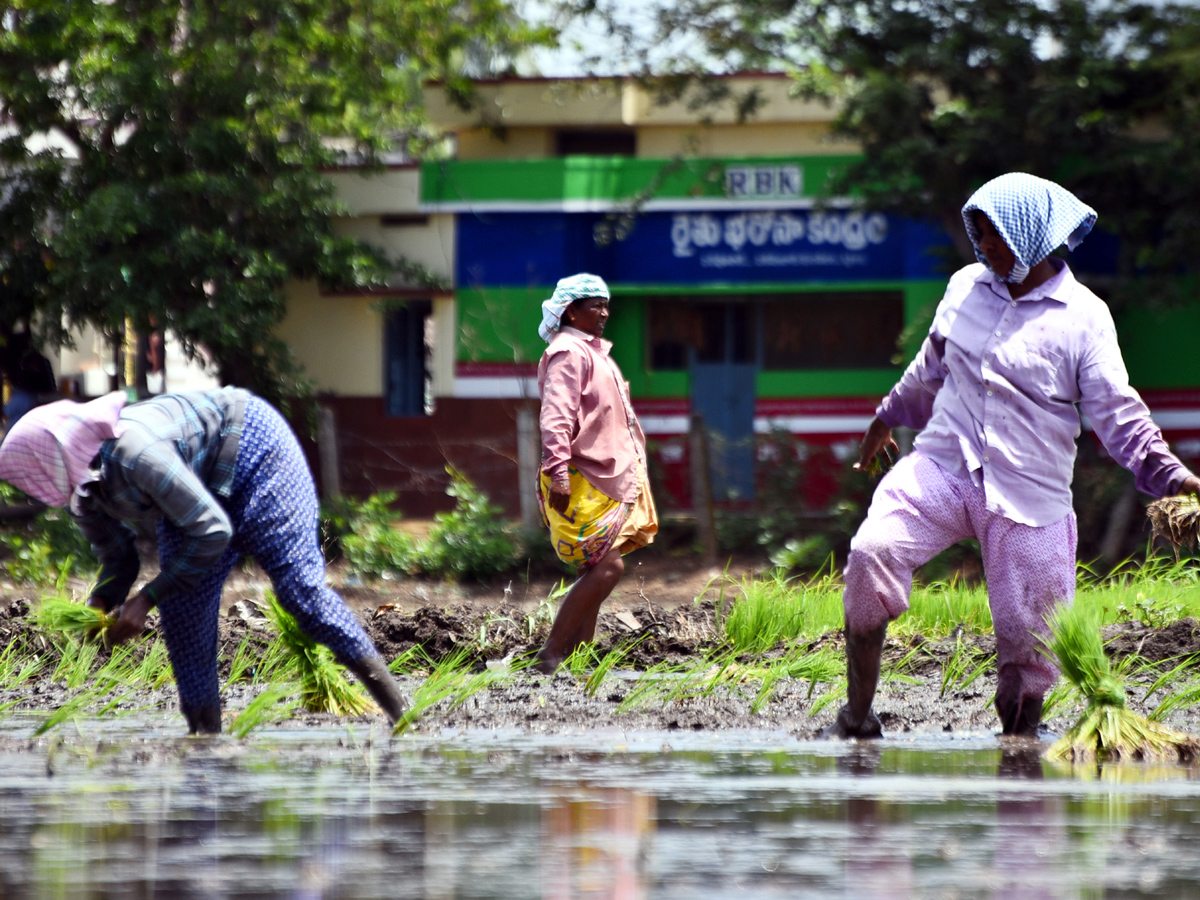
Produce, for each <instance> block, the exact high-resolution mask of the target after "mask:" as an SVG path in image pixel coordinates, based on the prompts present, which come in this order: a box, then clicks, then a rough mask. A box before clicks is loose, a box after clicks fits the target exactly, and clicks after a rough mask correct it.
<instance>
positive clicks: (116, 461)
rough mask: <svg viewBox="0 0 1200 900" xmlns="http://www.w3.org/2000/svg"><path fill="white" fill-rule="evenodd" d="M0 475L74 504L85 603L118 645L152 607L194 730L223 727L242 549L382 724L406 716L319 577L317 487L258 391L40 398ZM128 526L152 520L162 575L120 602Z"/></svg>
mask: <svg viewBox="0 0 1200 900" xmlns="http://www.w3.org/2000/svg"><path fill="white" fill-rule="evenodd" d="M0 478H3V479H4V480H6V481H9V482H12V483H13V484H15V485H16V486H17V487H19V488H20V489H21V490H23V491H25V493H27V494H29V495H31V496H33V497H36V498H37V499H38V500H41V501H42V502H43V503H48V504H50V505H51V506H67V505H68V504H69V508H70V512H71V515H72V517H73V518H74V519H75V521H76V522H77V523H78V525H79V528H80V530H81V531H82V532H83V533H84V535H85V536H86V537H87V538H88V540H89V541H91V543H92V547H93V549H94V550H95V551H96V555H97V557H98V558H99V559H100V562H101V566H102V568H101V571H100V575H99V578H98V580H97V586H96V589H95V591H94V593H93V595H92V600H91V603H92V605H96V606H103V607H104V608H105V609H109V610H111V609H113V608H114V607H118V606H119V607H120V609H119V615H118V618H117V621H116V622H115V623H114V624H113V625H112V626H111V627H110V628H109V632H108V634H109V638H110V639H111V640H112V641H113V643H120V642H122V641H124V640H128V639H129V638H131V637H134V636H136V635H138V634H140V633H141V631H142V629H143V627H144V624H145V620H146V615H147V614H148V613H149V611H150V609H151V608H152V607H154V606H155V605H157V606H158V609H159V615H160V619H161V623H162V630H163V636H164V638H165V639H166V642H167V651H168V652H169V654H170V657H171V667H172V669H173V670H174V673H175V682H176V685H177V687H178V690H179V700H180V706H181V707H182V709H183V714H184V716H185V717H186V718H187V721H188V727H189V729H190V730H191V731H193V732H212V733H215V732H219V731H220V730H221V704H220V697H219V693H218V684H217V618H218V615H219V612H220V601H221V589H222V586H223V585H224V583H225V579H226V578H227V577H228V576H229V573H230V571H231V570H232V569H233V566H234V563H236V562H237V560H238V558H239V557H241V556H243V555H248V556H251V557H253V558H254V559H255V560H256V561H257V562H258V563H259V564H260V565H261V566H262V567H263V569H265V570H266V572H267V574H268V575H270V577H271V583H272V585H273V586H274V588H275V592H276V595H277V596H278V598H279V601H280V603H281V604H282V605H283V607H284V609H286V610H287V611H288V612H289V613H291V614H292V615H293V616H294V617H295V619H296V621H297V623H298V624H299V625H300V627H301V628H302V629H303V630H304V631H305V632H306V633H308V634H309V635H311V636H312V637H313V638H314V639H316V640H318V641H320V642H321V643H323V644H325V645H326V646H328V647H329V648H330V649H332V650H333V651H334V653H335V654H336V656H337V658H338V660H339V661H340V662H341V663H342V664H343V665H345V666H347V667H348V668H349V669H350V670H351V671H353V672H354V673H355V674H356V675H357V676H358V677H359V679H360V680H361V681H362V682H363V683H364V684H365V685H366V687H367V688H368V689H369V690H370V691H371V694H372V695H373V696H374V698H375V700H376V701H377V702H378V703H379V705H380V706H381V707H382V708H383V710H384V712H385V713H387V715H388V716H389V718H391V719H392V720H393V721H395V720H396V719H397V718H399V716H400V715H401V713H402V712H403V711H404V702H403V700H402V699H401V697H400V693H399V690H398V688H397V687H396V683H395V681H394V680H393V679H392V677H391V675H390V673H389V672H388V669H387V665H386V664H385V663H384V661H383V659H382V657H380V655H379V652H378V651H377V650H376V649H375V646H374V644H372V643H371V639H370V638H369V637H367V634H366V632H365V631H364V630H363V628H362V626H361V625H360V624H359V623H358V621H357V620H356V619H355V618H354V616H353V615H352V614H351V613H350V611H349V610H348V609H347V608H346V606H345V604H344V603H343V602H342V600H341V598H340V597H338V596H337V594H335V593H333V591H331V590H330V589H329V588H328V587H326V585H325V561H324V559H323V557H322V556H321V550H320V545H319V543H318V538H317V495H316V490H315V488H314V487H313V481H312V476H311V474H309V471H308V466H307V464H306V463H305V461H304V456H303V454H302V452H301V450H300V445H299V444H298V443H297V442H296V438H295V436H294V435H293V434H292V432H291V430H290V429H289V428H288V425H287V423H286V422H285V421H284V420H283V418H282V417H281V416H280V415H279V413H277V412H276V411H275V410H274V409H273V408H272V407H271V406H269V405H268V404H267V403H266V402H265V401H263V400H261V399H259V398H258V397H255V396H254V395H253V394H250V393H248V392H246V391H243V390H237V389H233V388H224V389H221V390H213V391H196V392H192V393H184V394H166V395H163V396H161V397H156V398H154V399H152V400H146V401H143V402H141V403H134V404H131V405H128V406H126V405H125V394H124V393H122V392H115V393H112V394H109V395H107V396H105V397H101V398H100V399H98V400H93V401H92V402H90V403H84V404H78V403H75V402H73V401H70V400H63V401H59V402H57V403H51V404H48V405H46V406H40V407H38V408H37V409H34V410H32V411H30V412H29V413H28V414H27V415H26V416H25V418H23V419H22V420H21V421H20V422H18V423H17V425H16V426H14V427H13V428H12V429H11V430H10V431H9V433H8V435H7V437H6V438H5V439H4V442H3V443H0ZM126 523H132V524H139V523H147V524H150V523H157V527H158V552H159V560H160V571H159V574H158V576H157V577H155V578H154V579H153V580H152V581H151V582H150V583H149V584H147V585H146V586H145V587H144V588H142V589H141V590H140V591H139V592H138V593H136V594H134V595H133V596H132V597H129V598H128V599H127V598H126V594H127V593H128V591H129V589H130V588H131V587H132V586H133V583H134V581H135V580H136V579H137V575H138V569H139V561H138V553H137V549H136V546H135V543H134V533H133V532H132V531H131V530H130V528H129V527H128V524H126Z"/></svg>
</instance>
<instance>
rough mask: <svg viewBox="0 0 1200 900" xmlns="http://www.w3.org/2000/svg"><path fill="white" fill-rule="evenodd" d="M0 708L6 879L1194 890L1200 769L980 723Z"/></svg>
mask: <svg viewBox="0 0 1200 900" xmlns="http://www.w3.org/2000/svg"><path fill="white" fill-rule="evenodd" d="M34 724H35V723H34V722H33V720H31V719H28V718H22V717H20V716H16V717H10V718H7V719H5V720H4V721H3V725H2V726H0V798H2V799H0V808H2V809H3V810H4V815H3V816H2V817H0V895H2V896H4V897H6V898H27V897H28V898H33V897H64V898H69V897H330V898H332V897H361V898H369V897H390V898H394V897H419V898H501V897H503V898H522V897H529V898H542V897H611V898H634V897H646V898H675V897H680V898H682V897H739V898H740V897H789V898H798V897H829V896H846V897H897V898H900V897H1003V898H1017V897H1039V898H1044V897H1055V898H1057V897H1063V898H1075V897H1137V896H1146V897H1150V896H1154V897H1193V896H1196V892H1197V886H1198V885H1200V855H1198V854H1197V853H1196V852H1195V847H1196V845H1197V841H1198V840H1200V778H1197V775H1198V772H1197V771H1196V770H1194V769H1187V768H1181V767H1162V768H1150V767H1142V766H1122V767H1111V768H1107V769H1097V768H1094V767H1092V768H1087V769H1074V770H1072V769H1070V768H1058V767H1055V766H1052V765H1050V764H1049V763H1045V762H1042V761H1041V760H1040V759H1039V751H1040V750H1041V749H1043V746H1044V745H1041V746H1040V745H1038V744H1037V742H1021V741H1007V740H1006V741H1004V742H1002V741H1001V740H1000V739H998V738H996V737H995V736H994V735H992V734H989V733H986V732H974V733H966V734H957V735H953V736H943V735H937V734H929V733H917V734H908V735H897V736H891V737H889V738H887V739H885V740H884V741H882V742H875V743H869V744H858V743H854V742H851V743H840V742H827V741H820V740H806V739H802V738H798V737H797V736H795V735H793V734H789V733H787V732H782V731H774V730H761V729H760V730H752V729H746V730H736V731H713V732H693V731H680V730H671V731H655V730H638V731H624V730H609V729H604V730H587V729H569V730H567V731H564V732H559V733H553V734H538V733H532V732H530V731H528V730H525V729H515V728H509V729H493V730H471V729H438V730H427V731H423V732H414V733H410V734H407V735H405V736H402V737H397V738H392V737H391V736H390V735H389V734H388V733H387V729H386V728H385V727H384V726H383V725H382V724H380V723H371V722H360V721H357V720H356V721H355V722H353V723H350V724H344V723H343V724H337V723H329V724H323V725H308V726H303V725H301V726H297V725H294V724H293V725H288V726H281V727H278V728H275V729H271V730H268V729H262V730H259V731H256V732H255V733H254V734H253V735H252V736H251V737H250V738H247V739H245V740H237V739H234V738H232V737H228V736H225V737H220V738H209V739H197V738H181V737H178V736H177V734H178V724H179V723H178V720H177V717H176V716H174V715H169V714H166V713H162V714H157V713H155V714H147V715H142V716H138V717H125V718H123V719H121V720H116V721H104V722H102V723H100V722H96V721H90V720H89V721H82V722H79V723H77V724H76V725H75V726H73V727H71V728H68V729H64V730H63V731H62V732H61V733H58V734H55V735H50V736H43V737H39V738H36V739H33V738H30V737H29V736H28V735H29V734H30V733H31V731H32V728H33V726H34Z"/></svg>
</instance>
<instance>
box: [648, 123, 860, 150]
mask: <svg viewBox="0 0 1200 900" xmlns="http://www.w3.org/2000/svg"><path fill="white" fill-rule="evenodd" d="M858 149H859V147H858V144H856V143H853V142H851V141H844V140H837V139H834V138H832V137H831V136H830V134H829V127H828V126H827V125H826V124H824V123H789V124H779V125H777V124H769V125H768V124H748V125H717V126H711V127H702V128H697V127H695V126H691V127H684V126H676V127H667V128H650V127H642V128H639V129H638V130H637V154H638V156H642V157H649V158H652V159H668V158H670V157H672V156H675V155H677V154H682V155H684V156H691V157H701V158H705V157H728V156H820V155H822V154H837V153H856V152H858Z"/></svg>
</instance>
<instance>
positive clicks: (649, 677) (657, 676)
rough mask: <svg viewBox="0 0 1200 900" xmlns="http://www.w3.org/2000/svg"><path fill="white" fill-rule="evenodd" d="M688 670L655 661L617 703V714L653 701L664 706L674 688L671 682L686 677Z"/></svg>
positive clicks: (703, 664)
mask: <svg viewBox="0 0 1200 900" xmlns="http://www.w3.org/2000/svg"><path fill="white" fill-rule="evenodd" d="M700 665H702V666H706V665H707V661H701V663H700ZM690 671H691V670H690V669H688V668H687V667H685V666H681V665H678V664H674V663H666V662H662V663H657V664H656V665H653V666H651V667H650V668H648V669H646V670H645V671H644V672H642V674H641V675H640V676H639V677H638V680H637V681H635V682H634V684H633V688H632V689H631V690H630V691H629V693H628V694H626V695H625V697H624V698H623V699H622V700H621V702H620V703H618V704H617V709H616V713H617V715H622V714H624V713H627V712H630V711H632V710H635V709H638V708H640V707H642V706H649V705H650V704H651V703H653V702H655V701H658V702H659V704H660V705H662V706H666V704H667V703H668V702H669V697H670V695H671V692H672V691H673V690H674V688H675V685H674V684H673V682H675V681H678V680H680V679H683V678H686V677H688V674H689V672H690Z"/></svg>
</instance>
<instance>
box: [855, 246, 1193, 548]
mask: <svg viewBox="0 0 1200 900" xmlns="http://www.w3.org/2000/svg"><path fill="white" fill-rule="evenodd" d="M1051 263H1052V264H1053V265H1054V266H1055V267H1056V268H1057V269H1058V271H1057V272H1056V273H1055V275H1054V276H1053V277H1052V278H1050V279H1049V280H1048V281H1046V282H1045V283H1044V284H1042V285H1039V286H1038V287H1037V288H1035V289H1034V290H1032V291H1030V292H1029V293H1028V294H1026V295H1025V296H1023V297H1019V298H1017V299H1015V300H1014V299H1013V298H1012V297H1011V296H1010V294H1009V292H1008V286H1007V285H1005V284H1004V283H1003V282H1001V281H999V280H997V279H996V278H995V276H994V275H993V274H992V273H991V272H990V271H988V270H987V269H986V268H985V267H984V266H982V265H979V264H976V265H971V266H967V267H966V268H964V269H960V270H959V271H958V272H957V273H955V274H954V276H953V277H951V279H950V283H949V284H948V285H947V287H946V293H945V296H944V297H943V298H942V302H941V304H940V305H939V306H938V310H937V314H936V316H935V318H934V321H933V326H932V327H931V328H930V331H929V335H928V337H926V338H925V342H924V343H923V344H922V345H921V349H920V351H919V352H918V353H917V356H916V358H915V359H914V360H913V361H912V363H911V364H910V365H909V366H908V368H907V369H906V370H905V372H904V374H903V375H902V376H901V378H900V381H899V382H898V383H897V384H896V386H895V387H894V388H893V389H892V391H891V393H889V394H888V395H887V397H885V398H884V400H883V402H882V404H880V406H879V408H878V409H877V410H876V415H878V416H879V418H880V419H882V420H883V422H884V423H885V424H886V425H888V426H890V427H893V428H894V427H896V426H897V425H906V426H908V427H910V428H916V429H924V430H923V431H921V433H920V434H919V435H918V436H917V439H916V441H915V443H914V449H916V450H919V451H920V452H921V453H922V454H923V455H925V456H927V457H929V458H931V459H933V460H934V461H935V462H937V463H938V464H940V465H941V466H942V467H943V468H945V469H947V470H948V471H949V472H951V473H952V474H956V475H960V476H962V477H965V478H970V479H971V480H972V481H974V482H975V483H976V484H982V485H983V488H984V492H985V496H986V499H987V506H988V508H989V509H991V510H993V511H996V512H999V513H1000V514H1001V515H1003V516H1005V517H1006V518H1008V519H1011V520H1013V521H1015V522H1020V523H1023V524H1026V525H1035V526H1041V525H1050V524H1053V523H1054V522H1057V521H1059V520H1060V519H1062V518H1063V517H1064V516H1066V515H1067V514H1068V513H1070V512H1071V478H1072V475H1073V472H1074V466H1075V442H1076V439H1077V438H1078V437H1079V432H1080V426H1081V419H1080V413H1081V412H1082V413H1083V415H1086V416H1087V418H1088V421H1089V423H1090V424H1091V426H1092V427H1093V428H1094V429H1095V431H1096V435H1097V436H1098V437H1099V438H1100V441H1101V443H1103V444H1104V447H1105V449H1107V450H1108V452H1109V454H1111V455H1112V457H1113V459H1115V460H1116V461H1117V462H1118V463H1120V464H1121V465H1122V466H1124V467H1125V468H1127V469H1129V470H1130V471H1131V472H1133V473H1134V475H1135V476H1136V480H1137V487H1138V489H1139V490H1141V491H1143V492H1145V493H1147V494H1151V495H1153V496H1156V497H1158V496H1163V495H1165V494H1169V493H1173V492H1175V491H1177V490H1178V489H1179V487H1180V486H1181V485H1182V483H1183V481H1184V479H1185V478H1187V477H1188V476H1189V475H1190V474H1191V472H1190V471H1189V470H1188V469H1187V467H1185V466H1184V465H1183V463H1181V462H1180V461H1179V460H1178V459H1177V458H1176V457H1175V455H1174V454H1173V453H1171V451H1170V448H1169V447H1168V446H1167V442H1166V441H1165V440H1164V439H1163V436H1162V432H1161V431H1160V430H1159V428H1158V426H1157V425H1155V424H1154V422H1153V421H1152V420H1151V418H1150V412H1149V410H1148V409H1147V408H1146V404H1145V403H1143V402H1142V398H1141V397H1140V396H1138V393H1137V391H1135V390H1134V389H1133V388H1132V387H1130V385H1129V376H1128V373H1127V372H1126V370H1125V362H1124V360H1123V359H1122V357H1121V350H1120V347H1118V345H1117V332H1116V328H1115V327H1114V325H1113V320H1112V315H1111V314H1110V313H1109V311H1108V307H1107V306H1106V305H1105V303H1104V302H1103V301H1102V300H1101V299H1100V298H1099V297H1097V296H1096V295H1095V294H1093V293H1092V292H1091V291H1090V290H1088V289H1087V288H1086V287H1084V286H1083V285H1082V284H1080V283H1079V282H1078V281H1076V280H1075V276H1074V275H1072V274H1071V270H1070V269H1069V268H1068V267H1067V265H1066V263H1064V262H1062V261H1061V260H1056V259H1052V260H1051Z"/></svg>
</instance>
